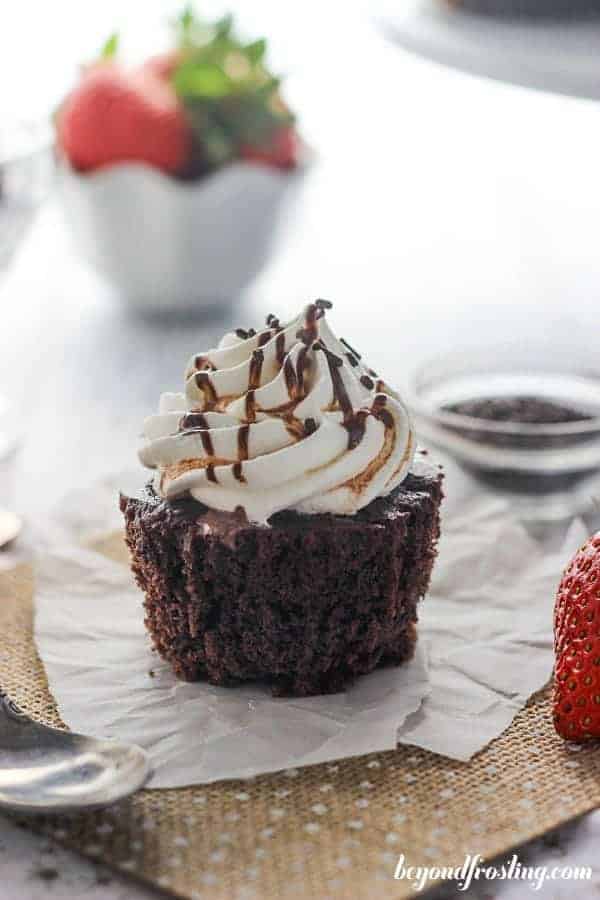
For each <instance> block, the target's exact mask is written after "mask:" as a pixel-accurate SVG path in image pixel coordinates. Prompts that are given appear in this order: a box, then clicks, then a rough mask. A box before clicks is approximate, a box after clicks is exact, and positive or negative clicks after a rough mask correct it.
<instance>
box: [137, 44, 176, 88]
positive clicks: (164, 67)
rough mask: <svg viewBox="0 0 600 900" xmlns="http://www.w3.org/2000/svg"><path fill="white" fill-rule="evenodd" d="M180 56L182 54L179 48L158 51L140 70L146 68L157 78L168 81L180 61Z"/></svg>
mask: <svg viewBox="0 0 600 900" xmlns="http://www.w3.org/2000/svg"><path fill="white" fill-rule="evenodd" d="M182 58H183V54H182V51H181V50H167V52H166V53H159V54H158V55H157V56H151V57H150V59H147V60H146V62H145V63H144V64H143V66H142V67H141V68H142V70H144V69H147V70H149V71H150V72H153V73H154V74H155V75H157V76H158V77H159V78H163V79H165V80H167V81H168V79H169V78H170V77H171V75H172V74H173V72H174V71H175V69H176V68H177V66H178V65H179V64H180V63H181V60H182Z"/></svg>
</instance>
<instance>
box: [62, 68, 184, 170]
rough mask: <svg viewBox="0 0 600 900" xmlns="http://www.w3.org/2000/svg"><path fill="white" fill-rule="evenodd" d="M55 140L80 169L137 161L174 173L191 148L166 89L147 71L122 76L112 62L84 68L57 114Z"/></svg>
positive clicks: (179, 109)
mask: <svg viewBox="0 0 600 900" xmlns="http://www.w3.org/2000/svg"><path fill="white" fill-rule="evenodd" d="M58 140H59V145H60V146H61V148H62V149H63V151H64V152H65V154H66V155H67V157H68V159H69V160H70V161H71V163H72V164H73V166H74V167H75V168H77V169H80V170H81V171H88V170H93V169H98V168H100V167H102V166H107V165H111V164H114V163H118V162H127V161H137V162H146V163H148V164H149V165H151V166H155V167H156V168H158V169H162V170H163V171H165V172H177V171H178V170H180V169H181V168H182V167H183V166H184V165H185V163H186V161H187V158H188V154H189V149H190V145H191V137H190V129H189V126H188V123H187V119H186V117H185V113H184V111H183V109H182V107H181V106H180V104H179V101H178V99H177V97H176V95H175V93H174V91H173V90H172V89H171V87H170V85H169V84H168V83H166V82H165V81H164V80H163V79H161V78H159V77H157V76H156V75H155V74H154V73H153V72H152V71H150V70H137V71H136V72H132V73H127V72H125V71H124V70H123V69H121V68H120V67H119V66H117V65H116V64H112V63H110V64H105V65H100V66H96V67H94V68H92V69H90V70H88V71H87V72H86V73H85V74H84V75H83V77H82V79H81V81H80V83H79V84H78V85H77V87H76V88H75V89H74V90H73V91H72V92H71V94H69V96H68V97H67V99H66V100H65V102H64V103H63V105H62V107H61V109H60V111H59V113H58Z"/></svg>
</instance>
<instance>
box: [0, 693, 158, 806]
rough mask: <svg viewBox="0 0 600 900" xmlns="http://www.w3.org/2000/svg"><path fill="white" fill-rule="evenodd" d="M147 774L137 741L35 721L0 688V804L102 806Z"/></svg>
mask: <svg viewBox="0 0 600 900" xmlns="http://www.w3.org/2000/svg"><path fill="white" fill-rule="evenodd" d="M149 774H150V764H149V762H148V757H147V755H146V753H145V752H144V751H143V750H142V749H141V747H137V746H136V745H135V744H120V743H118V742H117V741H103V740H96V739H95V738H90V737H85V736H84V735H82V734H75V733H74V732H72V731H59V729H58V728H49V727H48V726H46V725H40V724H39V723H37V722H34V721H33V720H32V719H30V718H29V716H27V715H26V714H25V713H24V712H23V711H22V710H21V709H19V707H18V706H17V705H16V704H15V703H13V701H12V700H10V699H9V697H7V696H6V694H4V693H3V692H2V691H0V809H6V810H10V811H12V812H22V813H56V812H75V811H77V810H82V809H94V808H97V807H102V806H108V805H109V804H110V803H115V802H116V801H117V800H121V799H122V798H123V797H127V796H129V795H130V794H133V793H134V791H137V790H138V789H139V788H141V787H142V785H143V784H144V783H145V781H146V780H147V778H148V776H149Z"/></svg>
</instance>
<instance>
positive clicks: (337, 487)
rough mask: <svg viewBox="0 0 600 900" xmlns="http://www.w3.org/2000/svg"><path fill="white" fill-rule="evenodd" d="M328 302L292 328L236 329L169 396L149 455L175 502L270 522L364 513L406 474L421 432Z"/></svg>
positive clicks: (146, 435)
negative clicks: (339, 326) (332, 322)
mask: <svg viewBox="0 0 600 900" xmlns="http://www.w3.org/2000/svg"><path fill="white" fill-rule="evenodd" d="M330 308H331V303H329V302H328V301H326V300H317V301H315V302H314V303H310V304H309V305H308V306H307V307H306V308H305V309H304V310H303V312H302V313H301V314H300V315H299V316H298V317H297V318H295V319H293V320H292V321H291V322H289V323H287V324H285V325H282V324H280V322H279V319H277V318H276V317H275V316H273V315H269V316H268V317H267V322H266V326H265V328H263V329H262V330H260V331H258V332H256V331H255V330H254V329H250V330H249V331H245V330H243V329H241V328H240V329H238V330H237V331H235V332H232V333H230V334H226V335H225V336H224V337H223V338H222V340H221V341H220V343H219V346H218V347H216V348H215V349H214V350H209V351H208V353H203V354H200V355H198V356H193V357H192V359H191V360H190V362H189V363H188V366H187V369H186V372H185V392H184V393H183V394H163V395H162V396H161V398H160V407H159V413H158V415H154V416H150V417H149V418H148V419H146V421H145V423H144V432H143V446H142V449H141V451H140V459H141V461H142V463H143V464H144V465H145V466H148V467H149V468H151V469H156V470H157V472H156V478H155V485H154V486H155V490H156V491H157V492H158V493H159V494H160V495H161V496H162V497H164V498H165V499H168V500H169V499H174V498H176V497H178V496H181V495H182V494H190V495H191V496H192V497H194V498H195V499H196V500H198V501H200V502H201V503H203V504H205V505H206V506H208V507H210V508H212V509H219V510H224V511H228V512H234V511H238V512H239V508H240V507H241V508H242V509H243V510H244V512H245V514H246V516H247V518H248V519H249V520H251V521H255V522H266V521H267V520H268V519H269V517H270V516H272V515H273V514H274V513H276V512H278V511H280V510H283V509H294V510H296V511H297V512H300V513H334V514H337V515H352V514H353V513H356V512H357V511H358V510H359V509H361V508H362V507H364V506H366V505H367V504H368V503H370V502H371V500H373V499H374V498H375V497H378V496H382V495H385V494H388V493H389V492H390V491H392V490H393V489H394V488H395V487H396V486H397V485H398V484H400V482H401V481H402V480H403V479H404V478H405V476H406V474H407V473H408V470H409V468H410V465H411V462H412V459H413V455H414V451H415V445H416V440H415V435H414V431H413V428H412V424H411V421H410V417H409V414H408V412H407V410H406V408H405V406H404V405H403V403H402V402H401V401H400V398H399V397H398V395H397V394H396V393H395V391H393V390H392V389H391V388H390V387H388V385H387V384H386V383H385V382H384V381H383V380H382V379H381V378H379V376H378V375H377V374H376V373H375V372H374V371H373V370H372V369H370V368H368V367H367V366H366V365H365V364H364V363H363V361H362V360H361V357H360V354H359V353H357V352H356V351H355V350H353V349H352V347H351V346H350V345H349V344H348V343H347V342H346V341H344V340H343V339H339V340H338V338H336V337H335V336H334V334H333V332H332V331H331V329H330V328H329V325H328V323H327V321H326V318H325V313H326V311H327V310H328V309H330Z"/></svg>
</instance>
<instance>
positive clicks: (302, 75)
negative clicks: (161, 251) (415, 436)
mask: <svg viewBox="0 0 600 900" xmlns="http://www.w3.org/2000/svg"><path fill="white" fill-rule="evenodd" d="M106 6H107V8H109V9H110V8H112V6H114V4H111V3H107V4H106ZM253 6H254V7H255V10H256V22H257V24H256V28H258V29H260V28H261V27H264V22H265V12H266V11H269V13H270V14H271V13H272V16H271V18H270V19H269V20H268V21H269V30H270V32H271V33H272V34H273V35H274V44H275V50H276V54H277V56H278V58H279V59H285V60H288V61H289V65H288V66H287V68H288V70H289V71H290V73H291V75H290V79H289V92H288V93H289V96H290V99H291V100H292V101H293V102H294V103H295V105H296V106H297V108H298V109H299V110H300V112H301V115H302V122H303V125H304V131H305V134H306V136H307V137H308V138H309V140H310V141H311V142H312V143H313V144H314V145H315V146H316V147H317V148H318V152H319V160H318V162H317V163H316V164H315V166H314V167H313V169H312V171H311V172H310V173H309V175H308V176H307V177H306V179H305V182H304V184H303V187H302V191H301V194H300V196H299V198H298V201H297V203H296V205H295V207H294V209H293V211H292V212H291V214H290V216H289V217H288V219H287V221H286V223H285V224H284V226H282V228H281V231H280V234H279V238H278V244H277V248H276V252H275V253H274V256H273V259H272V262H271V264H270V266H269V267H268V268H267V269H266V270H265V272H264V273H263V275H262V276H261V277H260V279H259V280H258V281H257V282H256V283H255V285H254V286H253V287H252V289H251V290H250V291H249V292H248V295H247V296H246V297H245V298H243V300H240V301H239V302H238V304H237V307H236V309H235V310H234V312H231V311H228V310H223V311H222V314H221V315H219V316H217V317H215V318H213V319H212V320H211V321H202V320H198V321H196V322H195V323H193V324H190V323H181V322H180V323H176V322H167V323H162V324H161V325H160V326H157V325H156V323H151V322H147V321H146V322H143V321H140V320H138V319H135V318H133V317H132V316H131V315H130V314H128V312H127V311H126V310H125V309H124V308H123V307H122V306H121V305H120V304H119V301H118V298H116V297H115V296H114V295H113V294H112V292H111V291H110V290H109V289H107V288H106V286H104V285H102V284H101V283H100V282H99V281H98V280H97V279H96V277H95V276H93V275H92V274H91V273H90V272H88V271H87V270H86V269H85V267H84V266H83V265H82V264H81V263H80V262H78V261H77V259H76V258H75V256H74V253H73V250H72V247H71V244H70V240H69V236H68V235H67V234H66V233H65V231H64V229H63V226H62V221H61V218H60V216H59V213H58V209H57V207H56V205H55V204H53V203H50V204H49V205H48V206H47V207H46V208H45V209H44V210H43V211H42V213H41V215H40V217H39V220H38V221H37V223H36V224H35V226H34V228H33V230H32V232H31V234H30V236H29V238H28V240H27V242H26V243H25V245H24V246H23V248H22V251H21V252H20V253H19V256H18V258H17V260H16V261H15V264H14V266H13V268H12V270H11V272H10V274H9V276H8V277H7V278H6V279H5V280H4V282H3V283H2V284H1V285H0V304H1V310H2V318H1V325H0V335H1V353H0V392H1V393H5V394H6V395H8V396H9V397H10V398H11V400H12V401H13V402H14V404H15V406H16V409H17V418H18V420H19V426H20V428H21V430H22V434H23V440H22V443H21V446H20V448H19V451H18V453H17V454H16V455H15V456H14V458H12V459H11V460H9V461H8V462H5V463H4V464H2V465H1V466H0V503H1V504H2V505H5V506H10V507H11V508H13V509H14V510H16V511H18V512H20V513H21V514H22V515H23V516H24V517H25V518H26V522H27V528H26V532H25V538H24V543H23V545H22V546H23V547H24V548H27V547H28V546H29V545H30V544H31V542H32V540H34V538H35V539H37V537H36V536H37V535H40V534H41V535H43V534H44V532H47V531H48V528H49V525H48V523H49V521H50V518H49V517H50V516H56V514H58V515H59V516H60V509H61V504H60V498H61V497H62V496H63V495H64V494H65V492H67V491H70V490H73V489H78V488H84V487H85V486H86V485H89V484H90V482H92V481H94V480H96V479H98V478H101V477H103V476H105V475H107V474H110V473H113V472H115V471H119V470H121V469H124V468H127V467H131V465H132V463H133V462H134V458H135V446H136V438H137V434H138V432H139V428H140V423H141V420H142V418H143V416H144V415H145V414H147V413H149V412H150V411H152V410H153V408H154V406H155V403H156V400H157V396H158V393H159V390H161V389H167V388H177V387H178V385H179V384H180V381H181V376H182V370H183V365H184V363H185V360H186V359H187V357H188V356H189V355H190V354H191V352H192V351H195V350H200V349H202V348H206V347H208V346H210V345H211V344H212V342H213V341H214V340H215V339H216V338H218V336H219V335H220V334H221V333H222V332H223V330H224V329H226V328H228V327H229V326H230V325H231V324H237V325H243V324H247V325H250V324H255V323H256V321H257V320H258V321H260V320H261V319H262V317H263V316H264V315H265V314H266V313H267V312H270V311H274V312H278V313H281V315H282V316H284V317H285V316H287V315H289V314H291V313H293V312H295V311H296V310H297V309H298V308H299V306H300V305H301V304H302V303H304V302H305V301H306V300H307V299H311V298H314V297H315V296H322V297H327V298H330V299H332V300H333V301H334V303H335V308H334V310H333V311H332V314H331V315H332V319H333V322H334V324H335V327H336V329H337V330H338V331H340V332H341V333H342V334H344V335H346V336H347V337H348V339H349V340H350V341H351V343H355V344H358V345H359V348H360V350H361V351H362V352H363V354H364V355H365V356H366V357H367V358H368V359H369V360H370V362H371V364H372V365H373V366H375V367H376V368H377V370H378V371H382V372H384V373H385V375H386V377H387V379H388V380H389V381H390V382H391V383H398V384H400V385H401V384H402V383H403V380H404V379H405V378H406V374H407V372H408V371H409V369H410V367H411V366H413V365H414V364H415V362H417V361H418V360H420V359H423V358H425V357H426V356H432V355H435V353H436V352H438V351H439V350H442V349H444V348H457V347H460V346H465V347H468V346H473V345H474V344H477V343H481V342H482V341H493V342H497V341H499V340H502V339H505V338H513V339H517V340H522V341H524V342H526V341H532V340H535V341H540V340H546V341H551V340H555V341H563V342H564V341H566V342H568V343H569V344H570V345H572V346H573V347H576V348H578V351H579V352H581V353H582V354H584V353H588V354H592V355H593V354H595V355H596V357H597V354H598V325H597V322H598V312H597V308H598V307H597V303H598V301H597V298H598V285H600V254H599V253H598V248H597V236H598V218H599V214H600V182H599V180H598V177H597V170H598V134H599V122H600V117H599V111H598V108H597V106H596V104H593V103H590V102H587V101H578V100H573V99H567V98H565V97H558V96H553V95H550V94H548V95H545V94H542V93H534V92H531V93H530V92H528V91H526V90H524V89H519V88H514V87H508V86H505V85H502V84H499V83H493V82H488V81H485V80H479V79H476V78H472V77H470V76H468V75H464V74H461V73H459V72H456V71H452V70H447V69H445V68H442V67H441V66H437V65H435V64H432V63H429V62H426V61H424V60H420V59H418V58H417V57H414V56H412V55H410V54H408V53H406V52H404V51H402V50H400V49H397V48H395V47H393V46H392V45H390V44H388V43H386V41H385V40H384V39H383V38H382V37H381V36H380V35H379V34H378V33H377V32H376V31H375V30H374V29H373V28H372V27H371V26H370V24H369V20H368V17H367V16H366V15H365V13H364V11H363V12H362V13H361V11H360V8H359V7H360V5H359V4H357V5H353V4H341V3H338V2H335V3H331V5H328V4H316V3H314V4H313V3H308V4H307V5H304V4H303V5H299V6H298V8H296V7H295V6H294V7H292V8H290V7H289V6H288V5H287V4H280V5H278V6H274V5H273V4H269V3H267V2H261V3H256V4H253ZM284 7H285V10H284ZM315 17H316V18H315ZM307 41H310V43H309V44H307ZM300 45H301V47H302V49H299V48H300ZM83 512H84V515H85V514H86V512H85V511H83ZM91 512H92V511H90V513H91ZM17 550H18V548H17ZM12 558H14V557H12V556H11V557H9V556H8V555H7V554H6V553H4V554H3V555H0V561H3V563H4V565H7V564H8V563H9V562H10V561H11V560H12ZM599 840H600V814H599V815H592V816H589V817H587V818H586V819H584V820H583V821H582V822H581V823H579V824H578V825H575V826H570V827H568V828H566V829H562V830H561V831H560V832H559V833H558V834H557V835H554V836H552V837H551V839H550V840H549V841H548V842H546V843H544V842H540V843H538V844H536V845H534V846H533V847H532V848H529V849H528V850H527V851H526V852H525V851H524V853H523V854H522V861H525V860H532V861H534V862H535V863H536V864H541V863H548V864H550V863H551V862H552V861H553V860H555V859H559V860H560V861H561V862H564V861H567V862H569V863H571V864H586V865H593V864H594V861H595V860H596V859H597V846H598V841H599ZM49 846H50V845H49V843H48V841H46V840H42V839H39V838H36V837H33V836H31V835H29V834H27V833H26V832H23V831H20V830H18V829H15V827H14V826H13V825H12V824H10V823H8V822H7V821H4V820H1V819H0V873H1V875H2V877H1V878H0V898H1V900H5V898H6V900H15V898H32V900H33V898H42V897H43V898H45V897H55V898H61V900H62V898H64V900H75V898H79V897H81V896H82V895H83V894H84V893H85V895H86V896H89V897H92V898H96V897H98V898H106V900H117V898H121V897H131V898H134V897H135V898H137V897H143V896H151V892H149V891H146V890H145V889H141V888H137V887H133V886H132V885H131V884H130V883H128V882H127V881H125V880H123V879H122V878H120V877H118V876H113V875H111V876H110V883H108V884H99V883H98V877H97V874H96V867H95V866H92V865H91V864H88V863H86V862H84V861H82V860H78V859H77V858H76V857H74V856H73V855H71V854H67V853H65V852H63V851H59V850H56V849H55V850H53V851H50V850H49ZM55 861H58V864H56V863H55ZM44 868H49V869H56V870H57V871H58V872H59V875H58V877H57V878H55V879H54V878H50V880H49V879H48V878H45V879H44V878H43V877H40V875H39V872H40V870H41V869H44ZM36 873H37V874H36ZM598 876H600V867H599V868H598V874H597V877H596V882H595V884H596V888H595V889H596V890H598V889H600V877H598ZM103 880H104V879H103V876H101V877H100V881H103ZM479 890H480V891H481V892H480V894H476V893H474V892H472V893H473V896H481V897H483V896H485V897H488V898H491V897H496V896H498V897H521V896H523V897H524V896H528V895H529V893H528V892H529V891H530V890H531V889H530V888H529V887H527V886H523V885H520V884H518V883H512V884H505V885H502V886H500V887H497V886H493V885H491V884H490V885H486V886H485V887H484V888H482V889H479ZM592 890H593V889H592V888H591V886H590V884H589V883H585V884H581V885H577V884H576V883H573V882H566V883H563V884H562V885H554V886H551V887H545V888H544V889H543V891H541V892H540V894H539V896H543V897H544V898H546V897H548V898H554V897H557V898H558V897H565V898H566V897H575V896H577V897H582V898H583V897H589V896H591V891H592Z"/></svg>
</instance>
